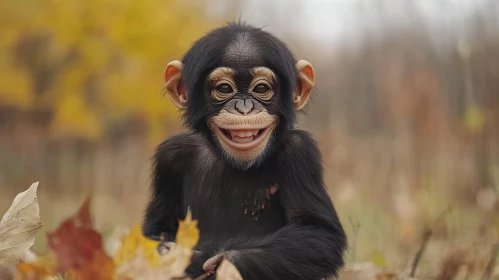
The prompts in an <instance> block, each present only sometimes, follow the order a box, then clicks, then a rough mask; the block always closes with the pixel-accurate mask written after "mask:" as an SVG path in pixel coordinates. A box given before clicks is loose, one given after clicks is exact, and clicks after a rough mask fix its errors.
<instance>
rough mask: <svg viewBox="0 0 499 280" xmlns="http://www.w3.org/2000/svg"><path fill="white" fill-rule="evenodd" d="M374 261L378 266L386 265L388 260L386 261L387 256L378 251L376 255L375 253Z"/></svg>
mask: <svg viewBox="0 0 499 280" xmlns="http://www.w3.org/2000/svg"><path fill="white" fill-rule="evenodd" d="M373 263H374V265H376V266H377V267H385V266H386V261H385V257H384V256H383V255H382V254H380V253H378V252H376V253H375V254H374V255H373Z"/></svg>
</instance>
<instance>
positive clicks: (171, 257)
mask: <svg viewBox="0 0 499 280" xmlns="http://www.w3.org/2000/svg"><path fill="white" fill-rule="evenodd" d="M192 254H193V251H192V250H191V249H189V248H185V247H183V246H181V245H176V246H174V247H173V248H172V249H171V250H170V251H168V254H166V255H165V256H162V257H161V262H160V266H161V267H164V268H165V269H166V270H167V271H168V273H169V274H170V275H171V276H172V277H182V276H184V274H185V270H186V269H187V267H188V266H189V265H190V264H191V258H192Z"/></svg>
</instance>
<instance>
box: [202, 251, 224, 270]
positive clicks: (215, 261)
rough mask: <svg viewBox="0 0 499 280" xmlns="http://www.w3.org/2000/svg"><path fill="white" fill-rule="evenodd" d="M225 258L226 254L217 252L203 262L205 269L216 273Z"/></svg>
mask: <svg viewBox="0 0 499 280" xmlns="http://www.w3.org/2000/svg"><path fill="white" fill-rule="evenodd" d="M223 260H224V255H223V254H222V253H219V254H216V255H215V256H213V257H211V258H209V259H208V260H207V261H206V262H204V264H203V270H204V271H206V272H207V273H209V274H210V275H211V274H214V273H215V272H216V270H217V268H218V266H219V265H220V263H222V261H223Z"/></svg>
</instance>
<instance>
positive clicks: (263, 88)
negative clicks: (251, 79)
mask: <svg viewBox="0 0 499 280" xmlns="http://www.w3.org/2000/svg"><path fill="white" fill-rule="evenodd" d="M269 90H270V88H269V87H268V86H267V85H266V84H258V85H256V86H255V87H254V88H253V92H256V93H260V94H262V93H266V92H268V91H269Z"/></svg>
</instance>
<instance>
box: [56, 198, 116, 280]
mask: <svg viewBox="0 0 499 280" xmlns="http://www.w3.org/2000/svg"><path fill="white" fill-rule="evenodd" d="M47 236H48V243H49V246H50V248H51V249H52V250H53V251H54V252H55V253H56V255H57V257H58V259H59V262H58V265H57V272H67V273H69V274H70V275H71V276H72V277H71V279H94V280H103V279H112V278H113V274H114V270H115V265H114V262H113V260H112V259H111V258H110V257H109V256H107V255H106V254H105V253H104V250H103V247H102V239H101V235H100V234H99V233H98V232H96V231H95V230H94V229H93V225H92V221H91V219H90V199H86V200H85V202H84V203H83V205H82V207H81V208H80V210H79V211H78V213H77V214H76V215H75V216H74V217H71V218H69V219H67V220H66V221H64V222H63V223H62V224H61V226H59V228H58V229H57V230H56V231H54V232H52V233H49V234H47Z"/></svg>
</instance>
